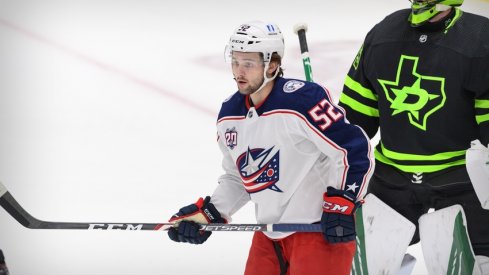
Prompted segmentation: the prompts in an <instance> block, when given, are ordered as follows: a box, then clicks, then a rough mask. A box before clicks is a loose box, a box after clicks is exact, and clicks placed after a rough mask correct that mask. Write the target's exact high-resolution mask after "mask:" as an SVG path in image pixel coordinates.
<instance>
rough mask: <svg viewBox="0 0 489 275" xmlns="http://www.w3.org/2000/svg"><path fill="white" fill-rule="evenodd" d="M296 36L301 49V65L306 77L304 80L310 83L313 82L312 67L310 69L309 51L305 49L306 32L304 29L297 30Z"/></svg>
mask: <svg viewBox="0 0 489 275" xmlns="http://www.w3.org/2000/svg"><path fill="white" fill-rule="evenodd" d="M297 35H298V36H299V45H300V48H301V55H302V64H303V65H304V73H305V75H306V80H307V81H311V82H312V81H313V77H312V67H311V60H310V58H309V49H308V47H307V39H306V30H305V29H300V30H298V31H297Z"/></svg>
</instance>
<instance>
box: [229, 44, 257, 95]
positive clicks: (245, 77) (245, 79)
mask: <svg viewBox="0 0 489 275" xmlns="http://www.w3.org/2000/svg"><path fill="white" fill-rule="evenodd" d="M231 67H232V69H233V75H234V79H235V80H236V84H237V85H238V90H239V92H240V93H241V94H244V95H249V94H252V93H254V92H255V91H256V90H257V89H258V88H260V86H261V84H262V83H263V81H264V80H265V79H264V77H263V71H264V69H265V64H264V63H263V60H262V58H261V57H260V54H259V53H243V52H233V54H232V60H231Z"/></svg>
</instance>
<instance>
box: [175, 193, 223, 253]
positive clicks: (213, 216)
mask: <svg viewBox="0 0 489 275" xmlns="http://www.w3.org/2000/svg"><path fill="white" fill-rule="evenodd" d="M210 200H211V197H209V196H207V197H205V199H202V198H199V200H198V201H197V202H196V203H193V204H190V205H187V206H185V207H183V208H180V210H179V211H178V213H176V214H175V215H173V216H172V217H171V218H170V220H169V222H174V223H177V225H176V226H175V227H172V228H170V229H169V230H168V237H170V239H171V240H172V241H175V242H183V243H191V244H202V243H203V242H205V241H206V240H207V239H208V238H209V236H210V235H211V234H212V232H210V231H202V230H200V225H201V224H209V223H225V222H226V220H224V219H223V218H222V217H221V214H220V213H219V211H217V209H216V207H215V206H214V205H213V204H212V203H211V202H210Z"/></svg>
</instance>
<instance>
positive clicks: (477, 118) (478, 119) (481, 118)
mask: <svg viewBox="0 0 489 275" xmlns="http://www.w3.org/2000/svg"><path fill="white" fill-rule="evenodd" d="M488 120H489V114H486V115H481V116H475V121H476V122H477V124H481V123H482V122H486V121H488Z"/></svg>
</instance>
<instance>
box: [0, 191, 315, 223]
mask: <svg viewBox="0 0 489 275" xmlns="http://www.w3.org/2000/svg"><path fill="white" fill-rule="evenodd" d="M0 205H1V206H2V207H3V208H4V209H5V210H6V211H7V212H8V213H9V214H10V215H11V216H12V217H13V218H14V219H15V220H17V221H18V222H19V223H20V224H22V225H23V226H25V227H27V228H30V229H81V230H153V231H154V230H156V231H162V230H168V229H169V228H171V227H174V226H176V225H177V224H176V223H112V222H111V223H107V222H91V223H82V222H52V221H43V220H39V219H36V218H34V217H33V216H32V215H31V214H29V213H28V212H27V211H26V210H25V209H24V208H22V206H20V204H19V203H18V202H17V201H16V200H15V198H14V197H13V196H12V195H11V194H10V192H9V191H8V190H7V188H6V187H5V186H4V185H3V184H2V183H1V182H0ZM201 230H204V231H236V232H255V231H268V232H276V231H279V232H321V225H319V224H295V223H288V224H223V223H213V224H201Z"/></svg>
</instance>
